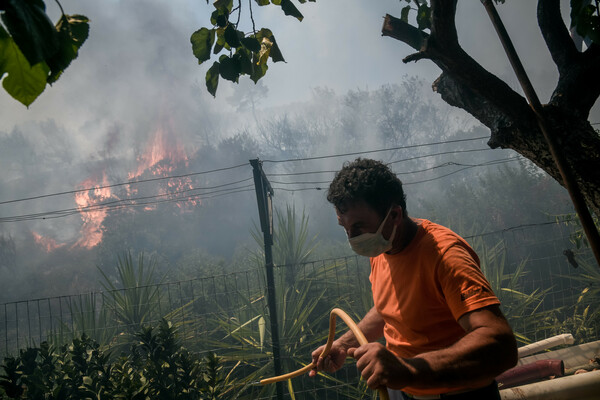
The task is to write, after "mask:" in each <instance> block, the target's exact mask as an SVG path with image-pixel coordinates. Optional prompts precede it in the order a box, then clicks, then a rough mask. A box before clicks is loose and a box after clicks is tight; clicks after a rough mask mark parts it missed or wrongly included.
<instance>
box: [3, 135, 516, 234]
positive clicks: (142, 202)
mask: <svg viewBox="0 0 600 400" xmlns="http://www.w3.org/2000/svg"><path fill="white" fill-rule="evenodd" d="M485 138H486V137H477V138H467V139H457V140H450V141H442V142H433V143H425V144H417V145H410V146H398V147H393V148H387V149H376V150H370V151H362V152H353V153H344V154H333V155H328V156H319V157H307V158H297V159H289V160H263V162H272V163H284V162H294V161H306V160H317V159H324V158H333V157H344V156H349V155H359V154H368V153H376V152H383V151H393V150H399V149H412V148H419V147H426V146H435V145H442V144H449V143H459V142H466V141H474V140H481V139H485ZM489 150H492V149H490V148H477V149H467V150H454V151H444V152H437V153H430V154H425V155H419V156H415V157H410V158H405V159H399V160H394V161H391V162H389V163H387V164H388V165H391V164H396V163H400V162H405V161H411V160H417V159H421V158H427V157H433V156H440V155H446V154H457V153H468V152H478V151H489ZM514 159H516V158H514ZM507 160H508V161H512V160H513V159H510V160H509V159H505V160H494V161H491V162H486V163H481V164H474V165H471V164H462V163H457V162H446V163H443V164H440V165H438V166H434V167H431V168H427V169H423V170H416V171H410V172H400V173H398V174H397V175H406V174H413V173H417V172H424V171H428V170H432V169H436V168H440V167H444V166H450V165H464V166H465V168H462V169H460V170H457V171H453V172H451V173H449V174H446V175H443V176H440V177H436V178H431V179H428V180H424V181H417V182H411V183H408V184H416V183H421V182H427V181H431V180H436V179H440V178H443V177H445V176H448V175H452V174H454V173H457V172H460V171H462V170H464V169H468V168H473V167H477V166H483V165H493V164H495V163H500V162H508V161H507ZM247 165H248V164H239V165H234V166H230V167H224V168H218V169H213V170H209V171H202V172H192V173H187V174H180V175H169V176H163V177H156V178H149V179H141V180H136V181H129V182H120V183H115V184H111V185H101V186H94V187H91V188H86V189H77V190H70V191H64V192H58V193H50V194H44V195H38V196H31V197H26V198H21V199H14V200H8V201H2V202H0V205H4V204H11V203H16V202H19V201H28V200H35V199H42V198H48V197H53V196H60V195H66V194H76V193H82V192H86V191H90V190H100V189H105V188H114V187H119V186H126V185H127V186H128V185H135V184H138V183H145V182H153V181H161V180H168V179H178V178H185V177H190V176H197V175H203V174H209V173H214V172H220V171H226V170H232V169H236V168H240V167H243V166H247ZM335 172H337V171H311V172H296V173H281V174H280V173H273V174H266V175H267V176H268V177H269V176H296V175H309V174H322V173H335ZM250 179H252V178H247V179H244V180H239V181H236V182H230V183H226V184H223V185H217V186H212V187H204V188H189V189H185V190H179V191H174V192H168V193H161V194H158V195H150V196H142V197H135V198H127V199H116V200H112V201H109V202H104V203H98V204H93V205H90V206H86V207H74V208H68V209H64V210H54V211H46V212H41V213H31V214H23V215H16V216H10V217H0V223H2V222H15V221H22V220H31V219H51V218H60V217H63V216H69V215H73V214H80V213H82V212H93V211H101V210H104V209H121V208H124V207H141V206H148V205H150V204H159V203H164V202H181V201H189V200H191V199H193V198H196V197H203V198H205V199H208V198H213V197H219V196H224V195H229V194H234V193H239V192H244V191H250V190H251V189H249V188H250V187H252V186H253V185H247V186H244V187H241V188H229V189H225V190H221V191H214V192H208V193H199V194H192V195H188V196H180V195H181V194H182V193H189V192H192V191H198V190H209V189H215V188H220V187H225V186H230V185H235V184H239V183H243V182H245V181H248V180H250ZM273 183H275V184H280V185H290V184H325V183H329V181H316V182H314V181H309V182H277V181H274V182H273ZM278 189H279V190H284V191H292V192H293V191H304V190H315V189H316V190H322V189H323V188H320V187H316V188H295V189H287V188H281V187H279V188H278ZM219 192H221V193H219ZM210 194H215V195H214V196H207V195H210ZM167 196H168V197H170V198H167V199H162V200H158V201H146V200H153V199H160V198H163V197H167ZM173 196H177V197H173Z"/></svg>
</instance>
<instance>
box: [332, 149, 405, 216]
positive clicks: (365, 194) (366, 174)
mask: <svg viewBox="0 0 600 400" xmlns="http://www.w3.org/2000/svg"><path fill="white" fill-rule="evenodd" d="M327 200H328V201H329V202H330V203H332V204H333V205H334V206H335V208H336V209H337V210H339V211H340V212H341V213H342V214H343V213H344V212H346V210H347V208H348V206H350V205H351V204H352V203H355V202H358V201H361V200H362V201H364V202H366V203H367V204H368V205H369V206H370V207H372V208H373V209H374V210H375V211H377V212H378V213H379V214H380V215H382V216H384V215H385V214H386V213H387V212H388V210H389V208H390V207H391V206H392V205H399V206H401V207H402V210H403V213H404V214H405V215H406V196H405V195H404V190H402V182H401V181H400V179H398V177H397V176H396V175H395V174H394V173H393V172H392V171H391V170H390V169H389V168H388V167H387V165H385V164H384V163H382V162H380V161H375V160H370V159H366V158H357V159H356V160H354V161H352V162H347V163H344V166H343V167H342V169H341V170H339V171H338V172H337V173H336V174H335V178H333V181H332V182H331V184H330V185H329V191H328V193H327Z"/></svg>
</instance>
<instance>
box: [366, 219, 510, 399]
mask: <svg viewBox="0 0 600 400" xmlns="http://www.w3.org/2000/svg"><path fill="white" fill-rule="evenodd" d="M415 222H417V224H418V230H417V233H416V235H415V237H414V238H413V240H412V241H411V242H410V243H409V245H408V246H407V247H406V248H405V249H403V250H402V251H401V252H400V253H398V254H393V255H389V254H385V253H384V254H382V255H380V256H377V257H374V258H371V276H370V278H369V279H370V280H371V286H372V290H373V300H374V302H375V308H376V310H377V311H378V312H379V314H380V315H381V316H382V317H383V319H384V321H385V327H384V330H383V333H384V337H385V340H386V344H387V348H388V349H389V350H390V351H391V352H392V353H394V354H396V355H397V356H399V357H407V358H409V357H414V356H416V355H417V354H420V353H424V352H429V351H433V350H439V349H443V348H446V347H449V346H451V345H452V344H454V343H456V342H457V341H458V340H459V339H460V338H462V337H463V336H464V335H465V331H464V330H463V328H462V327H461V326H460V325H459V324H458V322H457V320H458V319H459V318H460V317H461V316H462V315H463V314H465V313H467V312H469V311H473V310H477V309H479V308H482V307H486V306H489V305H493V304H500V302H499V301H498V299H497V298H496V296H495V295H494V293H493V292H492V289H491V287H490V284H489V283H488V281H487V279H486V278H485V277H484V276H483V273H482V272H481V269H480V267H479V257H477V254H475V252H474V251H473V249H471V247H470V246H469V245H468V244H467V242H466V241H465V240H464V239H462V238H461V237H460V236H458V235H457V234H456V233H454V232H452V231H451V230H450V229H448V228H445V227H443V226H441V225H437V224H434V223H433V222H430V221H427V220H420V219H416V220H415ZM462 389H466V387H451V388H445V387H440V388H435V389H420V388H411V387H406V388H404V389H402V390H403V391H405V392H407V393H410V394H413V395H427V394H440V393H445V392H450V391H456V390H462Z"/></svg>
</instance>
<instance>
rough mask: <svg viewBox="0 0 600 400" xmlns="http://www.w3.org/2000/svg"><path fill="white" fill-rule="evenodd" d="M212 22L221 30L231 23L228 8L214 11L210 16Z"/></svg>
mask: <svg viewBox="0 0 600 400" xmlns="http://www.w3.org/2000/svg"><path fill="white" fill-rule="evenodd" d="M210 22H211V24H213V25H216V26H218V27H219V28H224V27H225V26H227V23H228V22H229V11H227V9H226V8H219V9H218V10H215V11H213V13H212V14H211V16H210Z"/></svg>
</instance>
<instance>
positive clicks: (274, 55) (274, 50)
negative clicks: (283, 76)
mask: <svg viewBox="0 0 600 400" xmlns="http://www.w3.org/2000/svg"><path fill="white" fill-rule="evenodd" d="M271 41H272V42H273V44H272V46H271V59H272V60H273V62H279V61H283V62H285V59H284V58H283V54H281V50H279V46H278V45H277V41H276V40H275V36H271Z"/></svg>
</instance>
